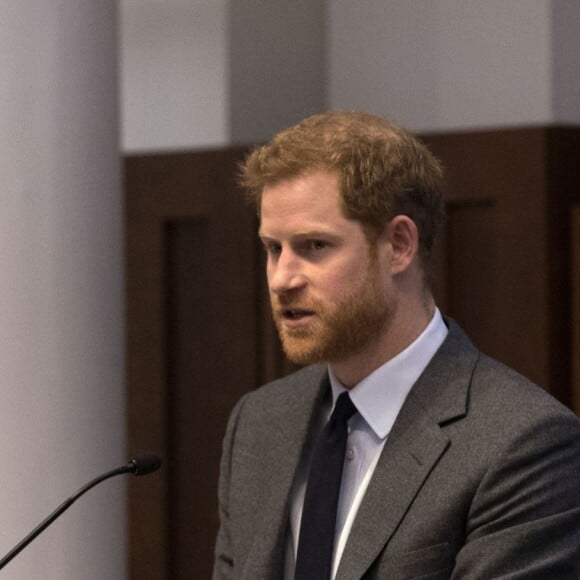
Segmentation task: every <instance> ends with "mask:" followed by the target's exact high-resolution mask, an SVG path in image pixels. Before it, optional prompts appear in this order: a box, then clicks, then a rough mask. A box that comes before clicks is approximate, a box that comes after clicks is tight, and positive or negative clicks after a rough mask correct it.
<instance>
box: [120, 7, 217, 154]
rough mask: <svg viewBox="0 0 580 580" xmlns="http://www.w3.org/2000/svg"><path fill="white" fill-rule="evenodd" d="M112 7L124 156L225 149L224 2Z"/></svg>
mask: <svg viewBox="0 0 580 580" xmlns="http://www.w3.org/2000/svg"><path fill="white" fill-rule="evenodd" d="M119 6H120V30H121V37H120V40H121V50H120V64H121V104H122V107H121V111H122V131H121V134H122V141H121V142H122V148H123V150H124V151H126V152H133V153H135V152H142V151H149V150H158V149H163V150H168V149H192V148H193V149H195V148H198V147H215V146H222V145H226V144H227V143H228V140H229V134H228V126H229V115H228V107H229V100H228V90H229V89H228V56H227V51H228V38H227V30H228V1H227V0H165V1H160V0H121V2H120V3H119Z"/></svg>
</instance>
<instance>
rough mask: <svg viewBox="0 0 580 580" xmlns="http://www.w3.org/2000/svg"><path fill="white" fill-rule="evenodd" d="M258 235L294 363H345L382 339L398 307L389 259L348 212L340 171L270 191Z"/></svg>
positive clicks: (311, 176)
mask: <svg viewBox="0 0 580 580" xmlns="http://www.w3.org/2000/svg"><path fill="white" fill-rule="evenodd" d="M260 238H261V240H262V243H263V244H264V247H265V249H266V253H267V273H268V286H269V291H270V300H271V303H272V312H273V316H274V320H275V322H276V326H277V327H278V331H279V333H280V338H281V340H282V345H283V347H284V350H285V352H286V354H287V356H288V358H289V359H290V360H292V361H293V362H295V363H297V364H311V363H315V362H323V361H327V362H331V363H332V362H340V361H343V360H346V359H348V358H349V357H351V356H353V355H357V354H360V353H362V352H364V351H365V349H367V348H369V347H371V346H372V345H373V343H374V341H378V340H379V337H380V335H381V333H382V332H383V331H384V330H385V328H386V326H387V325H388V322H389V319H390V317H391V315H392V312H393V309H394V300H393V299H392V297H391V296H389V291H388V287H389V286H388V272H387V270H386V266H385V265H384V264H385V263H386V261H385V260H382V259H381V257H382V250H380V251H379V250H377V248H372V249H371V247H370V246H369V242H368V241H367V238H366V236H365V233H364V230H363V228H362V226H361V224H360V223H359V222H357V221H354V220H352V219H348V218H347V217H345V215H344V214H343V212H342V210H341V203H340V194H339V179H338V175H337V174H334V173H327V172H314V173H309V174H306V175H303V176H300V177H297V178H294V179H291V180H288V181H283V182H281V183H278V184H276V185H273V186H270V187H266V188H265V189H264V191H263V193H262V202H261V227H260Z"/></svg>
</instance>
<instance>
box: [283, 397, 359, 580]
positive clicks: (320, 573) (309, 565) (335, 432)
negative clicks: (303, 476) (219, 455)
mask: <svg viewBox="0 0 580 580" xmlns="http://www.w3.org/2000/svg"><path fill="white" fill-rule="evenodd" d="M354 413H356V407H355V406H354V405H353V403H352V401H351V400H350V396H349V394H348V393H346V392H345V393H342V394H341V395H340V396H339V397H338V399H337V401H336V405H335V407H334V411H333V413H332V415H331V417H330V419H329V420H328V423H327V424H326V426H325V427H324V429H323V430H322V432H321V433H320V436H319V438H318V441H317V442H316V447H315V449H314V453H313V456H312V462H311V465H310V473H309V474H308V483H307V484H306V495H305V497H304V507H303V509H302V521H301V523H300V535H299V536H298V554H297V557H296V571H295V575H294V579H295V580H329V578H330V575H331V572H332V554H333V551H334V536H335V528H336V510H337V507H338V498H339V495H340V483H341V480H342V468H343V464H344V454H345V451H346V440H347V436H348V426H347V421H348V420H349V419H350V418H351V417H352V416H353V415H354Z"/></svg>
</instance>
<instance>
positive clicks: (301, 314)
mask: <svg viewBox="0 0 580 580" xmlns="http://www.w3.org/2000/svg"><path fill="white" fill-rule="evenodd" d="M281 314H282V318H283V319H284V320H304V319H305V318H308V317H310V316H313V315H314V311H313V310H304V309H299V308H285V309H283V310H282V311H281Z"/></svg>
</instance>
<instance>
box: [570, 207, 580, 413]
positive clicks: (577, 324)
mask: <svg viewBox="0 0 580 580" xmlns="http://www.w3.org/2000/svg"><path fill="white" fill-rule="evenodd" d="M571 231H572V252H571V254H572V260H571V264H572V269H571V275H572V316H571V320H572V408H573V409H574V411H576V413H577V414H578V415H580V203H575V204H574V206H573V210H572V216H571Z"/></svg>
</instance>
